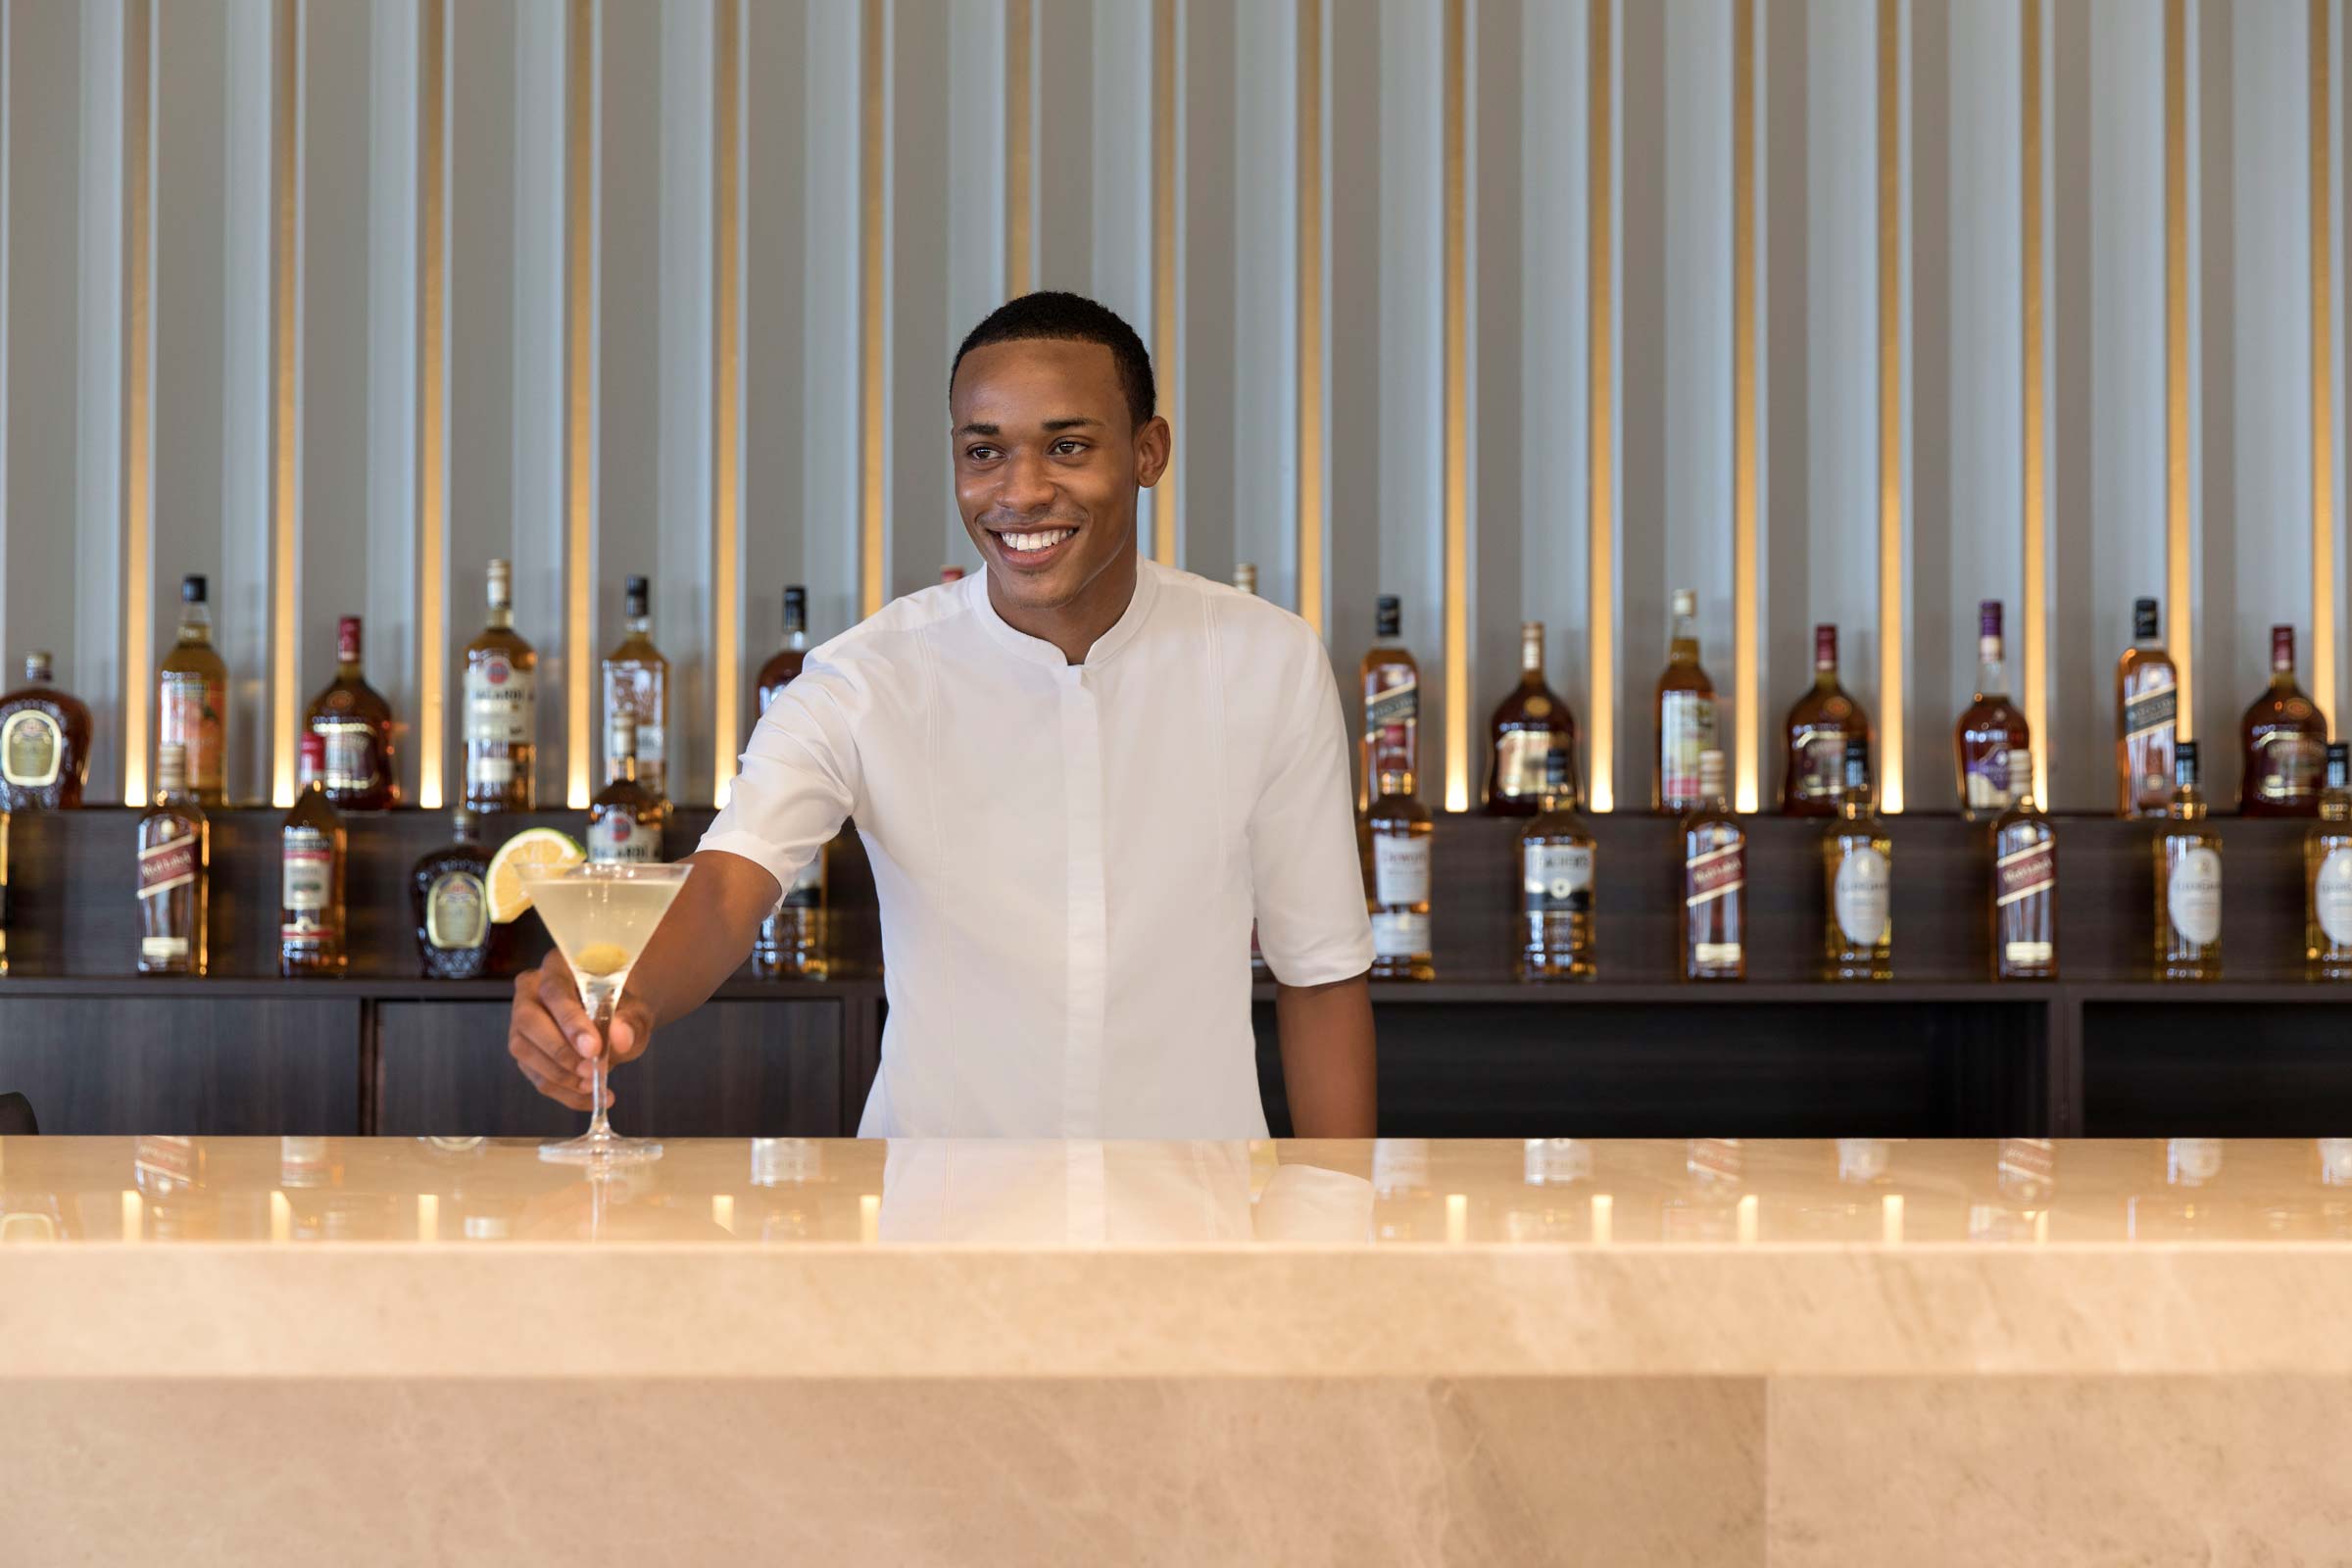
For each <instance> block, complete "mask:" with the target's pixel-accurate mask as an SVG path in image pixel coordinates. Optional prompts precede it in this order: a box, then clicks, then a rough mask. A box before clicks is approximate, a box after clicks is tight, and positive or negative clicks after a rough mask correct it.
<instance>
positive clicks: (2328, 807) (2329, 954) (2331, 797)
mask: <svg viewBox="0 0 2352 1568" xmlns="http://www.w3.org/2000/svg"><path fill="white" fill-rule="evenodd" d="M5 858H6V857H5V856H4V855H0V861H4V860H5ZM5 870H6V866H5V864H0V873H4V872H5ZM5 880H7V879H6V876H5V875H4V874H0V881H5ZM2303 956H2304V959H2305V960H2306V961H2307V962H2308V963H2309V964H2310V965H2311V977H2312V978H2313V979H2314V980H2352V746H2347V745H2346V744H2345V743H2344V742H2342V741H2334V742H2331V743H2329V745H2328V747H2327V788H2326V789H2325V790H2323V791H2322V792H2321V794H2320V819H2319V820H2318V821H2317V822H2314V823H2312V824H2311V827H2310V829H2309V831H2307V832H2306V833H2305V834H2304V835H2303Z"/></svg>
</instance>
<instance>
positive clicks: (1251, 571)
mask: <svg viewBox="0 0 2352 1568" xmlns="http://www.w3.org/2000/svg"><path fill="white" fill-rule="evenodd" d="M1233 585H1234V586H1235V587H1236V588H1239V589H1240V590H1241V591H1242V592H1244V593H1246V594H1248V595H1249V596H1250V598H1252V599H1255V598H1256V597H1257V567H1256V566H1254V565H1252V564H1250V563H1249V562H1247V561H1245V562H1243V563H1241V564H1239V565H1237V566H1235V567H1234V568H1233Z"/></svg>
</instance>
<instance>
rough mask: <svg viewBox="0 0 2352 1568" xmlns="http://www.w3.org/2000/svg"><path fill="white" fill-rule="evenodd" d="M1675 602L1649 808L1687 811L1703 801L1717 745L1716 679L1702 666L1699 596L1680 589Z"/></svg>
mask: <svg viewBox="0 0 2352 1568" xmlns="http://www.w3.org/2000/svg"><path fill="white" fill-rule="evenodd" d="M1672 604H1673V608H1674V635H1673V638H1672V639H1671V641H1670V642H1669V643H1668V644H1667V650H1666V672H1665V673H1664V674H1663V675H1660V676H1659V677H1658V692H1657V700H1656V702H1655V703H1654V705H1653V707H1652V718H1653V720H1654V726H1655V732H1656V735H1657V747H1656V755H1655V756H1654V757H1652V758H1651V759H1650V770H1649V809H1651V810H1653V811H1664V812H1667V813H1669V814H1671V815H1674V816H1683V815H1686V814H1688V813H1689V812H1691V811H1693V810H1695V809H1697V808H1698V807H1699V806H1700V804H1701V801H1700V798H1699V784H1698V759H1699V757H1700V755H1701V754H1703V753H1705V752H1709V751H1712V750H1714V749H1715V745H1716V732H1715V683H1714V682H1713V681H1711V680H1709V679H1707V672H1706V671H1705V670H1703V669H1701V668H1699V665H1698V628H1697V626H1696V625H1695V622H1696V620H1697V618H1698V595H1697V594H1696V593H1695V592H1693V591H1692V590H1691V589H1689V588H1677V589H1676V590H1675V591H1674V597H1673V600H1672Z"/></svg>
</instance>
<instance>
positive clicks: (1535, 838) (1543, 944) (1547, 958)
mask: <svg viewBox="0 0 2352 1568" xmlns="http://www.w3.org/2000/svg"><path fill="white" fill-rule="evenodd" d="M1519 882H1520V887H1521V890H1522V894H1523V902H1522V905H1521V908H1522V911H1523V913H1522V918H1521V921H1520V930H1519V978H1520V979H1522V980H1590V979H1592V978H1593V830H1592V828H1591V827H1590V826H1588V825H1587V823H1586V822H1585V819H1584V818H1583V817H1581V816H1579V815H1578V814H1577V811H1576V780H1575V778H1574V777H1573V776H1572V775H1571V774H1570V773H1569V771H1568V754H1567V753H1566V752H1553V753H1552V754H1551V756H1550V757H1549V758H1548V759H1547V760H1546V761H1545V772H1544V810H1543V813H1542V814H1541V815H1539V816H1538V817H1537V818H1536V819H1535V820H1534V821H1532V822H1530V823H1528V824H1527V826H1526V827H1525V828H1523V829H1521V830H1520V834H1519Z"/></svg>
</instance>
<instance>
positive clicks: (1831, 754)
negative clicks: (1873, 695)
mask: <svg viewBox="0 0 2352 1568" xmlns="http://www.w3.org/2000/svg"><path fill="white" fill-rule="evenodd" d="M1781 736H1782V740H1783V741H1784V742H1785V745H1784V747H1783V750H1782V754H1781V814H1782V815H1784V816H1836V815H1837V814H1838V791H1839V789H1840V787H1841V784H1842V781H1843V778H1844V767H1845V748H1846V743H1847V742H1848V741H1854V740H1858V741H1860V742H1861V743H1862V749H1863V755H1864V757H1865V758H1866V759H1867V757H1868V755H1869V751H1870V718H1869V715H1867V714H1866V713H1864V712H1863V711H1862V705H1861V704H1859V703H1857V702H1855V701H1854V700H1853V698H1852V697H1850V696H1848V695H1847V694H1846V690H1845V688H1844V687H1843V686H1840V685H1838V628H1837V627H1835V626H1830V625H1821V626H1816V627H1814V628H1813V689H1812V690H1811V691H1808V692H1807V693H1805V695H1804V696H1802V697H1800V698H1798V699H1797V700H1796V706H1795V707H1793V708H1791V709H1789V721H1788V722H1787V723H1786V724H1785V725H1783V726H1782V730H1781Z"/></svg>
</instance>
